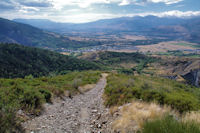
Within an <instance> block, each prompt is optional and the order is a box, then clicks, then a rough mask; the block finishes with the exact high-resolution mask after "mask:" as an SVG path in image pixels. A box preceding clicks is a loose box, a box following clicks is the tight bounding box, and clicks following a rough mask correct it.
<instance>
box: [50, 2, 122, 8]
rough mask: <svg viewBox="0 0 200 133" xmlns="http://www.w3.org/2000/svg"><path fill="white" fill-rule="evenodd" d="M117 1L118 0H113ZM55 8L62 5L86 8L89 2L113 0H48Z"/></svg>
mask: <svg viewBox="0 0 200 133" xmlns="http://www.w3.org/2000/svg"><path fill="white" fill-rule="evenodd" d="M115 1H118V0H115ZM49 2H50V3H52V5H53V7H54V8H55V9H62V8H63V7H64V6H79V7H81V8H87V7H89V6H90V5H91V4H109V3H110V2H114V0H49Z"/></svg>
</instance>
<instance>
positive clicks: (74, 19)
mask: <svg viewBox="0 0 200 133" xmlns="http://www.w3.org/2000/svg"><path fill="white" fill-rule="evenodd" d="M66 12H68V11H66ZM148 15H154V16H157V17H192V16H200V11H186V12H182V11H178V10H173V11H167V12H159V13H158V12H144V13H133V14H111V13H78V14H73V15H72V14H66V13H63V14H60V15H49V14H40V15H28V14H26V13H22V12H20V13H18V14H12V13H11V14H9V13H7V14H6V15H5V14H1V15H0V16H1V17H5V18H7V17H8V16H9V18H10V19H14V18H27V19H30V18H36V19H49V20H52V21H56V22H70V23H85V22H91V21H96V20H100V19H112V18H119V17H134V16H142V17H145V16H148Z"/></svg>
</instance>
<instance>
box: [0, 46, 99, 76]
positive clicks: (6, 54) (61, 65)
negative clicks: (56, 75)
mask: <svg viewBox="0 0 200 133" xmlns="http://www.w3.org/2000/svg"><path fill="white" fill-rule="evenodd" d="M0 64H1V65H0V77H6V78H13V77H24V76H26V75H30V74H32V75H33V76H35V77H37V76H42V75H48V74H49V73H51V72H61V71H73V70H89V69H100V67H99V66H98V65H97V64H95V63H92V62H89V61H85V60H80V59H76V58H73V57H69V56H66V55H61V54H59V53H55V52H51V51H48V50H43V49H38V48H31V47H26V46H21V45H17V44H0Z"/></svg>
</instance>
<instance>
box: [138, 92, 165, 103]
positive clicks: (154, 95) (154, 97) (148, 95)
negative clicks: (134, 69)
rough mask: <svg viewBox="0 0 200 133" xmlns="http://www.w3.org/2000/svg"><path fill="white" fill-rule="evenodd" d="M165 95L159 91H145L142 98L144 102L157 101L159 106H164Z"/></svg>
mask: <svg viewBox="0 0 200 133" xmlns="http://www.w3.org/2000/svg"><path fill="white" fill-rule="evenodd" d="M165 97H166V96H165V94H164V93H163V92H161V91H158V90H145V91H143V92H142V95H141V98H142V100H144V101H147V102H150V101H155V102H158V103H159V104H164V98H165Z"/></svg>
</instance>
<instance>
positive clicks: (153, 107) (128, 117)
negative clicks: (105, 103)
mask: <svg viewBox="0 0 200 133" xmlns="http://www.w3.org/2000/svg"><path fill="white" fill-rule="evenodd" d="M170 112H172V110H171V109H170V108H169V107H166V106H164V107H161V106H159V105H157V104H155V103H144V102H138V101H134V102H132V103H131V104H128V105H125V106H123V107H122V109H121V110H120V114H121V116H119V118H118V119H116V120H115V121H114V122H113V125H112V128H113V130H115V131H120V132H122V133H127V132H137V131H138V130H140V129H141V128H142V126H143V124H144V123H145V122H146V121H148V120H153V119H156V118H162V117H163V116H165V115H166V114H167V113H170Z"/></svg>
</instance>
